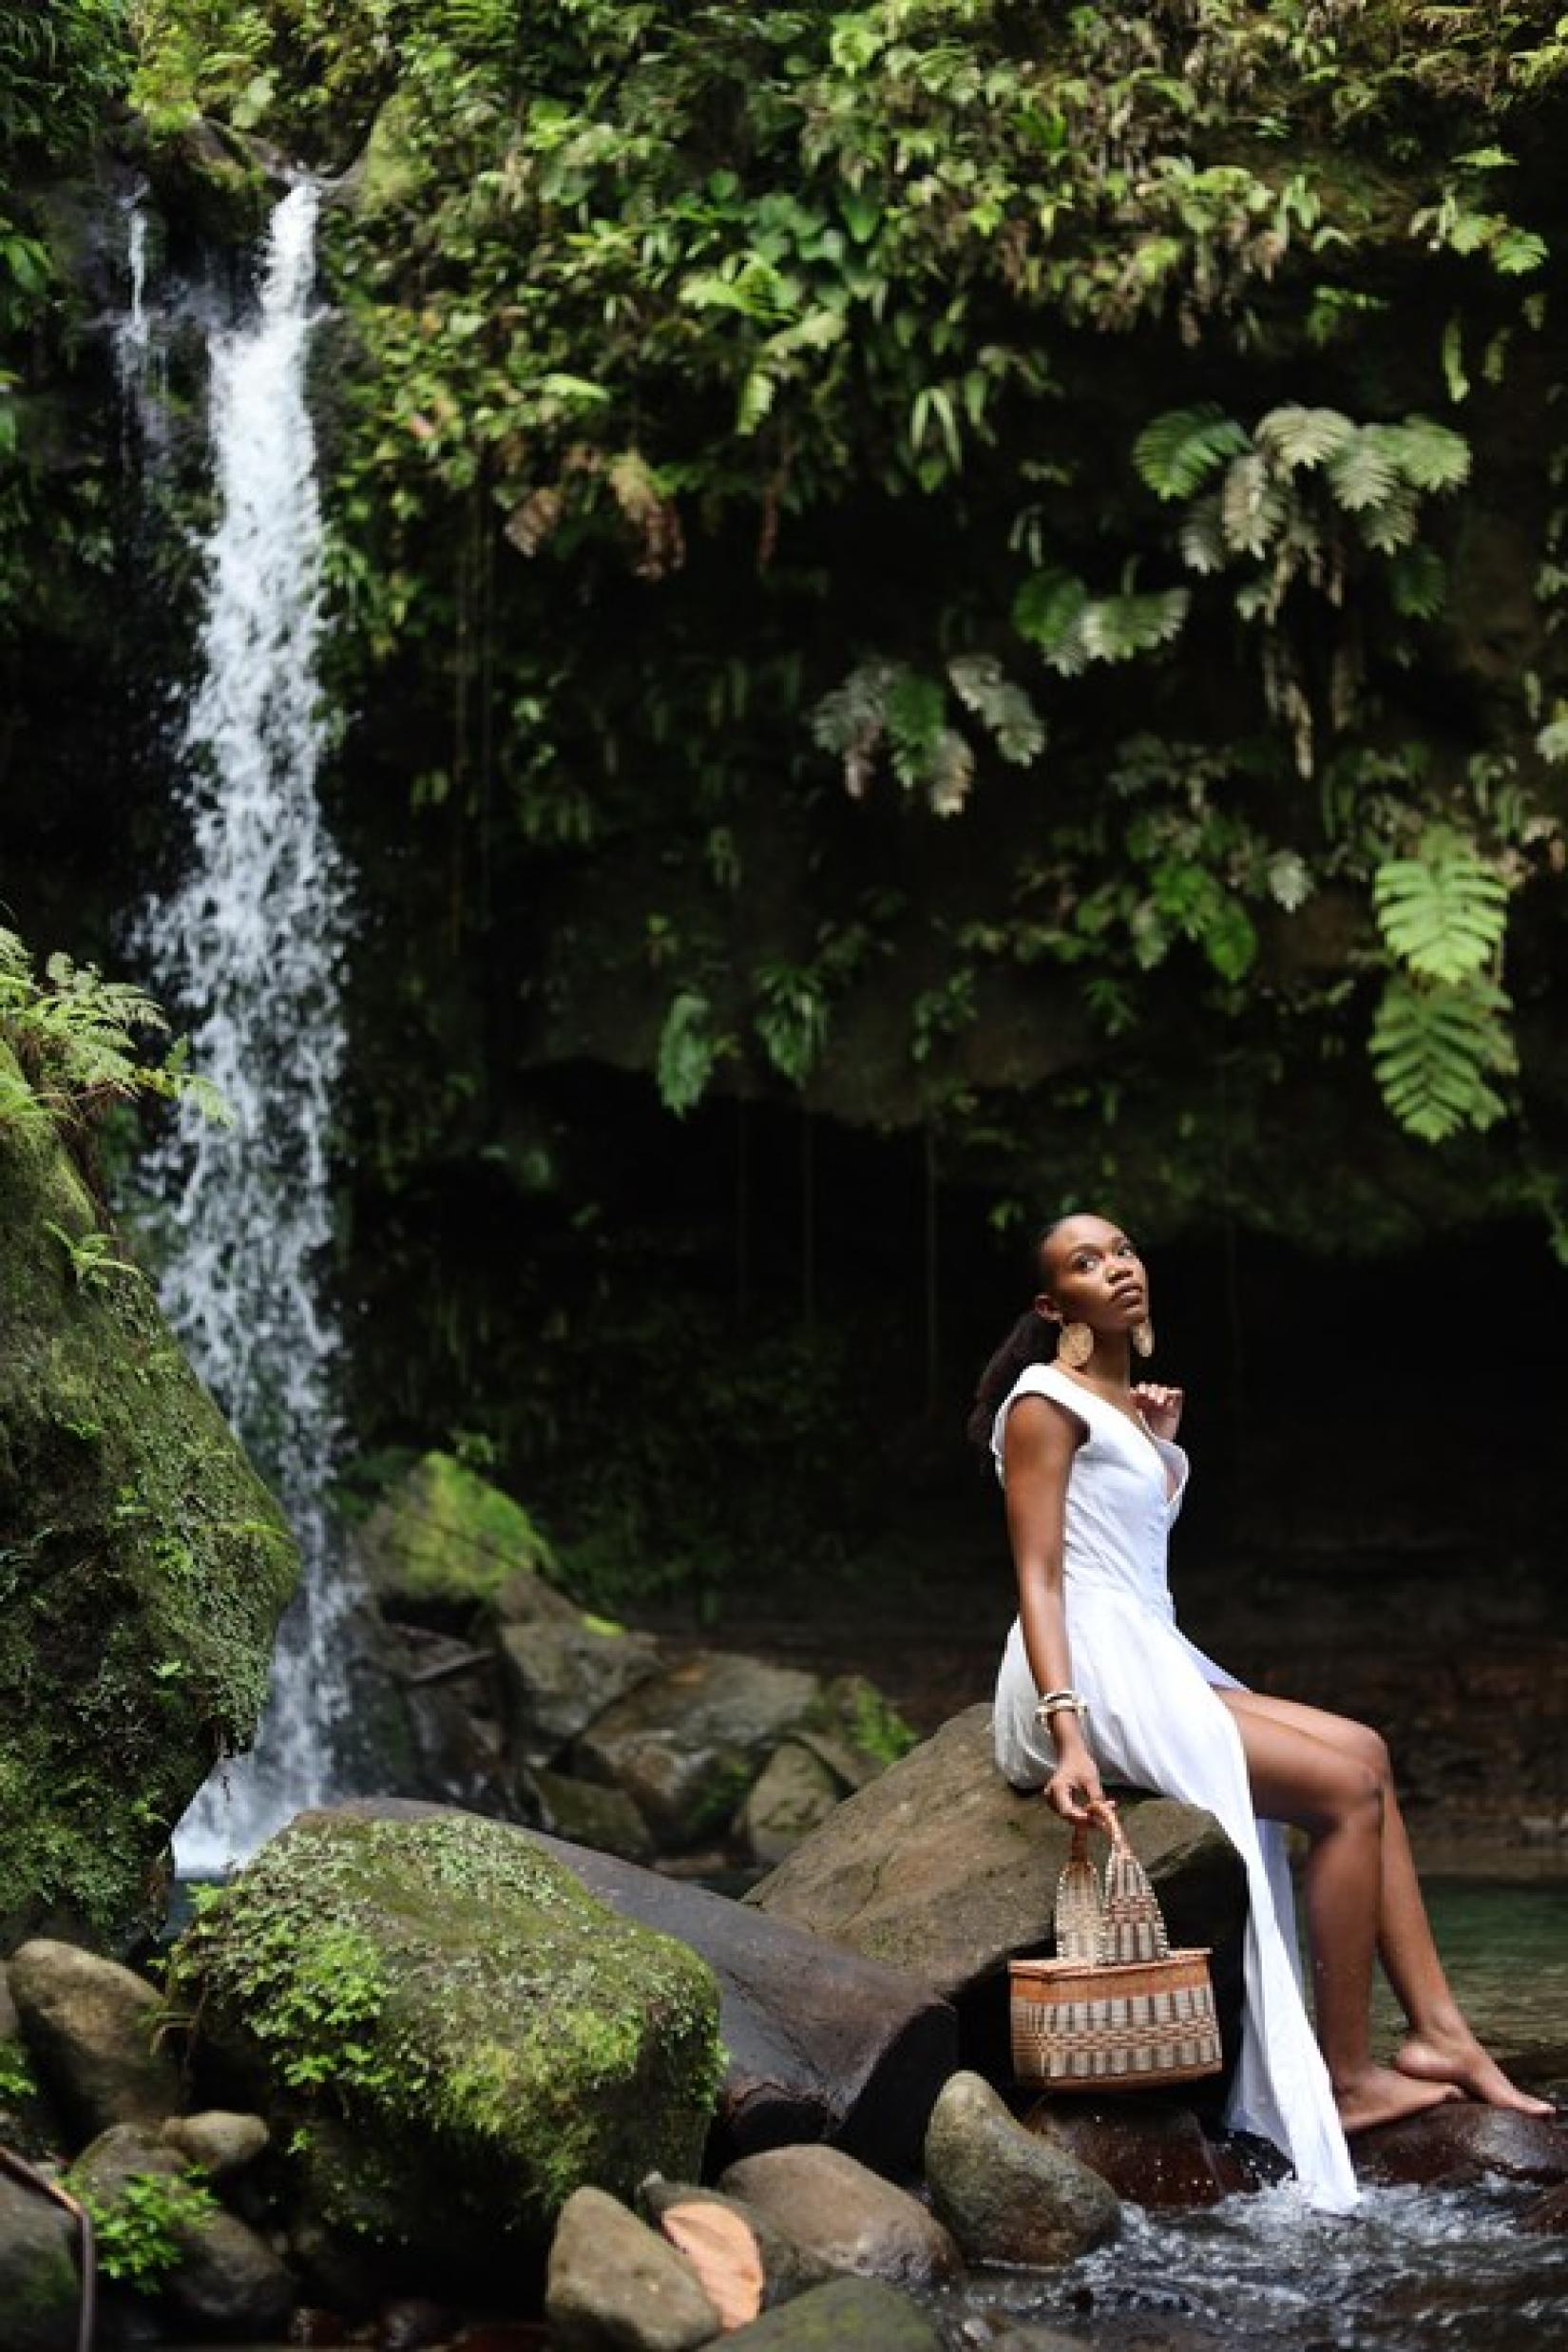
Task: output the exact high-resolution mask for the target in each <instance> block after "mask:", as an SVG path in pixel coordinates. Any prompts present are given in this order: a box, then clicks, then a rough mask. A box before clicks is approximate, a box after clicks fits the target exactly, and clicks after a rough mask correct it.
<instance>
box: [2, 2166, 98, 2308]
mask: <svg viewBox="0 0 1568 2352" xmlns="http://www.w3.org/2000/svg"><path fill="white" fill-rule="evenodd" d="M79 2293H80V2286H79V2281H78V2277H77V2269H76V2228H75V2226H74V2224H73V2223H72V2221H71V2218H70V2216H69V2214H68V2213H67V2212H66V2211H65V2210H64V2209H63V2208H62V2207H60V2206H58V2205H54V2204H51V2203H50V2202H49V2200H48V2198H47V2197H44V2196H41V2195H40V2194H39V2193H38V2192H37V2191H36V2190H34V2189H27V2188H24V2187H23V2186H22V2185H21V2183H20V2182H17V2181H13V2180H11V2179H10V2177H9V2176H8V2175H7V2174H5V2173H3V2172H0V2342H3V2343H4V2344H5V2347H6V2352H75V2346H76V2341H77V2338H76V2319H77V2301H78V2296H79Z"/></svg>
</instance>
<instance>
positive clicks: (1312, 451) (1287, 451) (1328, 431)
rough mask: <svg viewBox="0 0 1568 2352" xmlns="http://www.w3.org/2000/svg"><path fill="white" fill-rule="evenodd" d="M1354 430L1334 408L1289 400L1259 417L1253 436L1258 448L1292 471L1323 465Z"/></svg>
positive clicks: (1346, 418) (1344, 444) (1351, 436)
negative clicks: (1324, 407)
mask: <svg viewBox="0 0 1568 2352" xmlns="http://www.w3.org/2000/svg"><path fill="white" fill-rule="evenodd" d="M1355 430H1356V429H1355V427H1354V425H1353V424H1352V423H1351V422H1350V419H1349V418H1348V416H1342V415H1341V414H1340V412H1339V411H1338V410H1337V409H1309V408H1304V407H1303V406H1302V405H1301V403H1300V402H1299V401H1294V400H1291V401H1288V402H1287V403H1286V404H1285V406H1284V407H1283V408H1278V409H1271V410H1270V411H1269V413H1268V414H1267V416H1264V417H1260V418H1259V420H1258V425H1257V430H1256V434H1255V436H1254V438H1255V439H1256V442H1257V446H1258V448H1259V449H1264V450H1267V452H1268V453H1269V455H1270V456H1271V457H1272V458H1273V459H1274V460H1275V461H1276V463H1277V464H1279V465H1281V466H1283V467H1284V468H1286V470H1287V471H1288V472H1293V471H1294V470H1295V468H1297V467H1312V466H1321V465H1323V464H1324V463H1325V462H1326V461H1327V460H1328V459H1329V458H1330V457H1332V456H1333V454H1334V452H1335V450H1336V449H1344V448H1345V446H1346V444H1347V443H1348V442H1349V441H1352V440H1353V439H1354V438H1355Z"/></svg>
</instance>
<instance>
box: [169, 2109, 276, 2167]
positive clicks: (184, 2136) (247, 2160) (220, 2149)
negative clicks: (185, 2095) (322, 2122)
mask: <svg viewBox="0 0 1568 2352" xmlns="http://www.w3.org/2000/svg"><path fill="white" fill-rule="evenodd" d="M162 2137H163V2143H164V2145H165V2147H168V2148H172V2149H173V2150H174V2151H175V2154H176V2155H177V2156H182V2157H183V2158H184V2161H185V2162H186V2163H187V2164H194V2165H199V2166H200V2167H201V2170H202V2171H203V2172H205V2173H206V2175H207V2176H208V2178H209V2179H210V2180H224V2179H226V2178H228V2176H229V2175H230V2174H231V2173H235V2172H242V2171H244V2170H245V2169H246V2167H247V2166H248V2165H253V2164H254V2163H255V2162H256V2160H257V2158H258V2156H260V2155H262V2154H264V2153H265V2151H266V2148H267V2144H268V2142H269V2140H270V2139H271V2137H272V2134H271V2132H269V2131H268V2130H267V2127H266V2125H265V2123H264V2122H263V2121H262V2119H261V2117H260V2116H259V2115H240V2114H235V2113H232V2112H231V2111H230V2110H229V2109H227V2108H221V2107H208V2108H203V2109H202V2110H201V2113H199V2114H195V2115H176V2116H174V2117H172V2119H171V2120H170V2121H169V2122H167V2123H166V2124H165V2125H164V2126H163V2133H162Z"/></svg>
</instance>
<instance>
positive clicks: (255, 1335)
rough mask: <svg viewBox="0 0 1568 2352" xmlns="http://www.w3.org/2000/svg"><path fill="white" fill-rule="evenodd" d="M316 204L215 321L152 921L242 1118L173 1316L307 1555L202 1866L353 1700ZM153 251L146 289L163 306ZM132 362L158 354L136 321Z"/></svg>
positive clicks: (260, 1818) (202, 1822)
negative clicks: (246, 293)
mask: <svg viewBox="0 0 1568 2352" xmlns="http://www.w3.org/2000/svg"><path fill="white" fill-rule="evenodd" d="M316 212H317V197H316V190H315V189H314V188H312V187H309V186H304V185H302V186H298V187H296V188H294V189H292V190H291V192H290V193H289V194H288V195H287V196H286V197H285V198H284V199H283V201H281V202H280V203H279V205H278V206H277V210H276V212H275V213H274V215H273V219H272V224H271V230H270V234H269V237H268V240H267V250H266V256H265V265H264V269H263V273H262V277H261V284H260V291H259V298H258V303H257V305H256V308H255V311H254V315H252V316H246V317H245V318H244V319H242V320H240V321H239V323H236V322H235V321H234V320H233V319H232V318H230V319H228V320H226V321H225V322H224V323H222V324H220V325H216V326H211V327H210V328H209V330H208V354H209V365H210V392H209V419H210V446H211V455H212V466H213V473H214V508H215V511H214V520H213V523H212V526H211V529H210V532H209V533H208V535H207V538H206V541H205V545H204V546H203V549H202V554H203V575H204V582H205V585H204V611H203V617H202V622H201V640H200V661H199V674H198V681H197V684H196V687H195V691H194V693H193V696H192V698H191V701H190V705H189V709H188V713H187V715H186V717H185V721H184V726H183V739H182V756H181V759H180V761H179V768H180V773H181V776H182V784H181V798H182V807H181V812H180V813H181V816H182V819H183V821H184V823H185V825H186V826H187V827H188V832H189V853H188V857H187V859H186V862H185V866H184V870H183V875H182V879H181V880H180V881H179V883H178V885H177V886H176V887H174V888H173V889H171V890H170V891H169V892H168V893H167V895H165V896H164V897H163V898H162V899H160V900H159V901H157V902H156V903H155V904H152V905H150V906H148V907H146V908H143V910H142V912H141V914H140V916H139V917H138V918H137V920H136V923H135V926H134V939H135V943H136V946H137V947H138V949H139V951H140V955H141V959H142V961H143V965H144V966H145V969H146V974H147V979H148V982H149V985H151V986H152V987H153V989H154V990H155V992H156V993H157V994H159V995H160V996H161V997H162V998H163V1001H164V1002H165V1003H166V1004H169V1005H170V1006H171V1008H173V1009H175V1011H176V1013H177V1016H178V1018H179V1020H180V1023H181V1025H182V1027H183V1028H184V1029H185V1030H186V1031H187V1033H188V1035H189V1037H190V1043H191V1059H192V1062H193V1064H194V1066H195V1067H196V1068H197V1069H198V1070H199V1071H201V1073H202V1074H203V1075H204V1076H206V1077H208V1078H210V1079H211V1080H214V1082H215V1083H216V1084H217V1086H218V1087H219V1089H220V1092H221V1094H222V1095H223V1097H224V1098H225V1100H227V1102H228V1104H229V1106H230V1108H231V1110H232V1112H233V1114H234V1124H233V1126H232V1127H228V1128H224V1127H220V1126H216V1125H214V1124H212V1123H211V1122H210V1121H207V1120H205V1119H202V1118H201V1115H200V1114H199V1113H198V1112H197V1111H196V1110H195V1109H194V1108H193V1107H191V1106H189V1105H182V1106H181V1108H180V1111H179V1114H178V1116H177V1117H176V1118H175V1119H172V1120H171V1123H170V1127H169V1131H168V1133H167V1135H166V1137H165V1138H164V1140H163V1143H162V1144H161V1146H160V1147H159V1148H158V1150H157V1151H156V1153H155V1154H154V1156H153V1158H152V1161H151V1164H150V1166H149V1167H148V1169H147V1171H146V1172H145V1175H146V1189H147V1190H148V1191H149V1192H150V1194H151V1195H152V1196H153V1198H154V1199H155V1201H156V1202H157V1203H158V1204H159V1214H160V1218H161V1221H162V1223H163V1228H164V1232H165V1235H166V1245H167V1246H166V1252H165V1256H164V1262H163V1274H162V1277H161V1291H162V1296H163V1306H164V1309H165V1311H166V1312H167V1314H168V1316H169V1318H170V1320H171V1322H172V1323H173V1325H174V1327H175V1329H177V1330H178V1331H179V1333H180V1335H181V1337H182V1340H183V1342H184V1344H185V1347H186V1348H187V1350H188V1351H189V1353H190V1356H191V1358H192V1361H193V1362H194V1363H195V1365H196V1367H197V1369H198V1371H199V1372H200V1373H201V1376H202V1378H203V1379H204V1380H205V1381H206V1383H207V1385H208V1386H209V1387H210V1388H211V1389H212V1390H213V1393H214V1394H215V1396H216V1397H217V1398H218V1401H219V1403H220V1405H221V1406H222V1407H223V1409H224V1411H225V1412H226V1414H227V1415H228V1417H229V1419H230V1421H231V1422H232V1423H233V1425H234V1426H235V1428H236V1429H237V1430H238V1431H239V1435H240V1437H241V1438H242V1440H243V1441H244V1443H245V1444H246V1446H247V1447H248V1448H249V1450H250V1452H251V1454H252V1455H253V1457H254V1459H255V1460H256V1462H257V1463H258V1467H259V1468H260V1469H261V1471H262V1473H263V1474H264V1476H266V1477H267V1479H268V1480H269V1481H270V1482H271V1484H272V1486H273V1488H274V1491H275V1492H276V1493H277V1496H278V1498H279V1500H280V1501H281V1503H282V1505H283V1508H284V1510H285V1512H286V1513H287V1515H288V1517H289V1520H290V1521H291V1523H292V1525H293V1527H294V1531H295V1534H296V1537H297V1539H298V1541H299V1544H300V1549H301V1552H302V1555H303V1560H304V1576H303V1580H302V1585H301V1589H300V1592H299V1594H298V1595H297V1597H296V1600H295V1602H294V1604H293V1606H292V1607H291V1609H290V1612H289V1614H288V1616H286V1618H285V1619H284V1624H283V1628H282V1632H281V1635H280V1639H279V1646H278V1652H277V1660H276V1664H275V1669H274V1680H273V1690H272V1695H271V1699H270V1701H269V1706H268V1711H267V1716H266V1720H265V1723H264V1725H263V1728H262V1732H261V1736H260V1739H259V1741H258V1745H257V1748H256V1749H255V1750H254V1751H253V1752H252V1753H251V1754H250V1755H248V1756H246V1757H244V1758H242V1759H241V1760H239V1762H238V1763H237V1764H235V1765H234V1766H232V1767H229V1768H225V1769H223V1770H221V1771H220V1772H219V1773H218V1774H215V1775H214V1777H213V1779H212V1780H211V1781H209V1783H208V1785H207V1787H206V1788H204V1789H203V1790H202V1791H201V1795H200V1796H199V1797H198V1799H197V1802H196V1804H195V1805H194V1807H192V1808H191V1810H190V1812H189V1813H188V1814H187V1815H186V1817H185V1819H184V1821H183V1822H182V1825H181V1828H180V1832H179V1834H178V1836H177V1839H176V1854H177V1858H178V1860H179V1862H180V1864H181V1866H182V1868H183V1869H185V1870H187V1871H196V1872H207V1871H211V1870H214V1869H220V1868H221V1867H223V1866H224V1865H225V1864H227V1863H228V1862H229V1861H231V1860H235V1859H241V1858H243V1857H244V1856H245V1855H246V1854H247V1853H249V1852H250V1851H251V1850H253V1849H254V1847H255V1846H256V1845H258V1843H259V1842H260V1841H261V1839H262V1838H264V1837H266V1836H268V1835H270V1834H271V1832H272V1830H273V1829H274V1828H276V1827H277V1826H279V1825H280V1824H281V1823H282V1822H283V1821H285V1820H286V1819H287V1818H288V1817H289V1815H290V1814H292V1813H293V1812H295V1811H296V1810H297V1809H298V1808H299V1807H301V1806H305V1805H310V1804H313V1803H316V1802H318V1801H320V1799H321V1798H322V1797H323V1796H325V1795H327V1794H329V1793H330V1790H331V1786H332V1776H333V1749H334V1736H333V1733H334V1725H335V1720H336V1718H337V1716H338V1715H339V1714H340V1712H341V1709H342V1699H341V1696H340V1694H341V1692H342V1691H343V1689H344V1677H343V1673H342V1669H341V1662H340V1659H339V1656H338V1654H337V1653H338V1649H339V1646H340V1645H339V1640H338V1635H339V1632H340V1627H341V1620H342V1618H343V1616H344V1614H345V1609H346V1606H347V1597H346V1595H345V1592H344V1587H343V1580H342V1578H341V1576H340V1574H339V1573H338V1572H337V1571H338V1561H337V1559H336V1557H335V1554H336V1548H337V1547H336V1545H335V1540H334V1530H333V1527H332V1523H331V1519H330V1515H329V1510H328V1503H327V1495H328V1489H329V1485H330V1482H331V1479H332V1475H333V1472H334V1469H335V1463H336V1461H337V1457H338V1451H339V1443H340V1421H339V1409H338V1404H337V1398H336V1367H337V1359H338V1355H339V1351H340V1336H339V1331H338V1327H337V1323H336V1321H335V1314H334V1310H333V1308H332V1305H331V1303H330V1300H329V1297H328V1295H327V1291H326V1289H325V1287H324V1281H323V1260H324V1256H325V1252H326V1250H327V1246H328V1243H329V1241H330V1239H331V1230H332V1229H331V1209H330V1196H329V1177H330V1172H331V1171H330V1148H331V1133H332V1121H333V1106H334V1100H335V1093H336V1088H337V1082H338V1079H339V1075H340V1072H341V1068H342V1063H343V1057H344V1043H345V1040H344V1027H343V1016H342V1011H341V1006H340V1001H339V999H340V985H339V984H340V971H341V966H342V961H343V953H344V946H345V939H346V934H347V916H348V908H347V889H346V877H345V873H344V869H343V863H342V860H341V858H340V857H339V855H338V852H337V851H336V850H335V847H334V844H333V842H332V840H331V838H330V836H329V834H328V832H327V829H326V827H325V824H324V822H323V819H322V813H321V809H320V806H319V803H318V800H317V797H316V779H317V773H318V770H319V768H320V765H321V759H322V754H323V749H324V745H325V739H326V720H325V717H324V713H323V710H322V705H321V698H320V690H319V686H318V682H317V676H316V668H317V652H318V647H319V641H320V634H321V601H322V583H321V574H322V523H321V510H320V499H319V492H318V488H317V481H316V447H315V436H314V433H313V430H312V426H311V418H310V411H309V409H308V407H307V404H306V392H305V378H306V367H307V361H308V357H309V345H310V335H311V327H312V307H311V306H312V288H313V282H314V277H315V252H316ZM134 223H135V217H134V216H133V222H132V226H133V234H134ZM143 250H144V249H143ZM137 253H138V248H137V247H136V246H135V245H134V244H133V246H132V262H131V275H132V287H133V299H134V300H136V301H144V291H143V288H142V287H141V285H140V284H139V282H138V277H137ZM143 316H144V311H143ZM143 340H144V338H143ZM121 349H122V350H128V351H131V352H133V353H134V352H137V351H138V346H137V344H136V342H135V339H134V331H133V330H127V333H126V338H125V340H124V342H123V343H122V345H121Z"/></svg>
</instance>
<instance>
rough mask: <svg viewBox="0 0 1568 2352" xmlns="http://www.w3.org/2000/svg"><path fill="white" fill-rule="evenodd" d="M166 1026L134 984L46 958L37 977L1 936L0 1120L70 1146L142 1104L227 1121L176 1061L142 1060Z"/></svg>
mask: <svg viewBox="0 0 1568 2352" xmlns="http://www.w3.org/2000/svg"><path fill="white" fill-rule="evenodd" d="M168 1027H169V1024H168V1022H167V1020H166V1018H165V1016H164V1015H163V1011H162V1010H161V1009H160V1007H159V1006H158V1005H157V1004H155V1003H154V1002H153V1000H152V998H151V997H149V996H148V995H147V994H146V992H145V990H143V989H142V988H139V987H137V986H135V985H133V984H132V983H131V982H128V981H123V980H105V978H104V976H103V974H102V973H101V972H99V971H97V970H96V969H95V968H94V967H93V966H91V965H90V964H74V963H73V962H72V961H71V959H70V957H69V956H67V955H62V954H55V955H51V956H50V957H48V960H47V962H46V964H45V966H44V969H43V971H42V972H41V973H40V971H39V970H38V968H37V965H36V962H35V960H34V958H33V956H32V954H31V952H30V951H29V949H28V948H27V947H25V946H24V945H23V943H22V941H21V940H20V939H18V938H17V936H16V934H15V932H14V931H8V930H5V929H3V928H0V1039H3V1040H4V1041H5V1042H6V1043H7V1044H8V1045H9V1046H10V1049H11V1052H12V1053H13V1055H14V1056H15V1060H16V1067H15V1068H14V1069H9V1068H7V1067H5V1066H0V1119H10V1120H11V1121H13V1122H16V1123H18V1124H21V1125H24V1126H27V1125H38V1124H42V1123H44V1122H46V1121H50V1122H52V1123H53V1124H54V1125H55V1126H57V1127H58V1128H60V1129H61V1130H62V1131H63V1132H64V1133H65V1134H66V1135H67V1137H69V1138H73V1139H75V1138H80V1137H82V1136H83V1135H84V1134H85V1133H86V1131H87V1130H88V1129H89V1128H90V1127H91V1126H92V1125H93V1123H94V1122H95V1121H96V1120H98V1119H102V1118H103V1117H105V1114H106V1113H107V1112H108V1111H109V1110H110V1109H112V1108H113V1106H114V1105H115V1104H117V1103H121V1102H129V1101H134V1100H138V1099H140V1098H143V1097H159V1098H162V1099H164V1100H178V1099H181V1098H189V1099H191V1100H195V1101H196V1102H198V1103H199V1104H200V1105H201V1109H202V1110H203V1111H204V1112H205V1113H206V1114H207V1116H208V1117H210V1118H214V1119H227V1118H228V1116H229V1114H228V1111H227V1109H226V1106H225V1105H224V1103H223V1101H222V1099H221V1097H220V1095H219V1093H218V1091H217V1089H216V1088H215V1087H214V1086H213V1084H212V1083H211V1081H210V1080H207V1079H204V1078H201V1077H200V1076H199V1075H198V1074H197V1073H195V1072H194V1071H192V1070H190V1069H188V1068H187V1067H186V1065H185V1061H184V1058H183V1056H182V1054H181V1053H179V1052H176V1053H175V1054H172V1055H170V1056H169V1057H168V1058H167V1059H166V1060H165V1061H162V1062H154V1061H148V1060H147V1059H146V1058H145V1056H144V1054H143V1051H142V1049H141V1047H140V1045H139V1042H138V1041H139V1039H141V1038H143V1037H166V1036H167V1034H168ZM73 1263H74V1261H73ZM81 1278H82V1275H81V1272H80V1270H78V1279H81Z"/></svg>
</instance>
